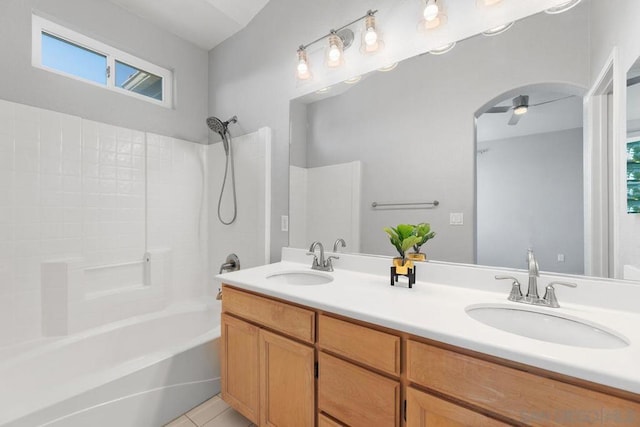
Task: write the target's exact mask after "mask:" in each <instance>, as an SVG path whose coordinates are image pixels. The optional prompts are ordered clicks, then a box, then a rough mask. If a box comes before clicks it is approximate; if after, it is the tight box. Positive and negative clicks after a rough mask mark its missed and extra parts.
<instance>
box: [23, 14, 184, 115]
mask: <svg viewBox="0 0 640 427" xmlns="http://www.w3.org/2000/svg"><path fill="white" fill-rule="evenodd" d="M43 32H44V33H47V34H50V35H52V36H54V37H57V38H60V39H62V40H64V41H66V42H69V43H72V44H74V45H77V46H80V47H83V48H85V49H87V50H89V51H91V52H95V53H97V54H100V55H103V56H105V57H106V58H107V67H109V68H108V69H109V70H110V72H109V73H107V70H105V74H106V77H107V84H106V85H103V84H100V83H97V82H94V81H91V80H87V79H83V78H82V77H78V76H76V75H74V74H69V73H65V72H63V71H60V70H57V69H55V68H51V67H47V66H45V65H43V64H42V33H43ZM31 45H32V46H31V64H32V65H33V66H34V67H36V68H40V69H43V70H47V71H49V72H52V73H55V74H59V75H62V76H65V77H69V78H72V79H75V80H78V81H82V82H84V83H88V84H91V85H94V86H98V87H102V88H105V89H108V90H111V91H114V92H117V93H121V94H124V95H128V96H132V97H134V98H137V99H141V100H144V101H147V102H150V103H152V104H156V105H161V106H163V107H166V108H172V107H173V73H172V72H171V71H170V70H168V69H166V68H162V67H159V66H157V65H154V64H152V63H150V62H147V61H145V60H143V59H140V58H138V57H136V56H133V55H130V54H128V53H126V52H123V51H121V50H119V49H116V48H114V47H112V46H109V45H106V44H104V43H101V42H99V41H97V40H94V39H92V38H90V37H87V36H85V35H83V34H80V33H77V32H75V31H72V30H70V29H68V28H66V27H63V26H62V25H59V24H56V23H55V22H51V21H49V20H47V19H44V18H42V17H41V16H38V15H32V36H31ZM116 61H118V62H123V63H125V64H126V65H130V66H132V67H135V68H137V69H139V70H141V71H145V72H148V73H151V74H155V75H156V76H158V77H160V78H162V100H157V99H154V98H151V97H149V96H146V95H142V94H139V93H136V92H133V91H130V90H126V89H122V88H120V87H118V86H116V83H115V81H116V80H115V77H116Z"/></svg>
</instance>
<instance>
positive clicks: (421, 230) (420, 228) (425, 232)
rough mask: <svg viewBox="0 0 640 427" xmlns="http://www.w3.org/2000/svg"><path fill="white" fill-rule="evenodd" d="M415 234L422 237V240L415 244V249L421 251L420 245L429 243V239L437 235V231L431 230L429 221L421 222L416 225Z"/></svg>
mask: <svg viewBox="0 0 640 427" xmlns="http://www.w3.org/2000/svg"><path fill="white" fill-rule="evenodd" d="M414 234H415V235H416V236H417V237H419V238H420V241H419V242H417V243H415V244H414V245H413V250H414V251H415V252H416V253H418V252H420V246H422V245H424V244H425V243H427V241H429V240H431V239H433V238H434V237H436V233H435V232H433V231H431V225H430V224H429V223H428V222H421V223H420V224H418V225H416V226H415V227H414Z"/></svg>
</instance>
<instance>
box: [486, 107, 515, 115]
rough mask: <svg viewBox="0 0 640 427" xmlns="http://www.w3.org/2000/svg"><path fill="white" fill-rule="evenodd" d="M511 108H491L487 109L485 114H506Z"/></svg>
mask: <svg viewBox="0 0 640 427" xmlns="http://www.w3.org/2000/svg"><path fill="white" fill-rule="evenodd" d="M512 108H513V107H511V106H504V107H493V108H489V109H488V110H487V111H486V112H487V113H506V112H507V111H509V110H511V109H512Z"/></svg>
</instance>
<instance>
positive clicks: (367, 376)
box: [318, 352, 400, 427]
mask: <svg viewBox="0 0 640 427" xmlns="http://www.w3.org/2000/svg"><path fill="white" fill-rule="evenodd" d="M318 364H319V368H318V409H319V410H320V411H323V412H325V413H327V414H329V415H331V416H332V417H334V418H336V419H338V420H340V421H341V422H343V423H345V424H346V425H349V426H351V427H397V426H398V425H399V423H400V415H399V408H400V383H399V382H397V381H393V380H390V379H388V378H385V377H383V376H381V375H378V374H374V373H373V372H370V371H368V370H366V369H363V368H360V367H358V366H355V365H353V364H351V363H349V362H345V361H343V360H341V359H338V358H336V357H333V356H330V355H328V354H324V353H322V352H320V353H319V354H318Z"/></svg>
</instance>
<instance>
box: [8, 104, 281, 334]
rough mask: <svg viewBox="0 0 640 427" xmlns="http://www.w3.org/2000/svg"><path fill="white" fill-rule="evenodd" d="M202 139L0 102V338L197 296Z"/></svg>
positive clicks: (202, 231) (204, 248)
mask: <svg viewBox="0 0 640 427" xmlns="http://www.w3.org/2000/svg"><path fill="white" fill-rule="evenodd" d="M203 126H205V124H204V120H203ZM212 147H215V146H204V145H200V144H195V143H193V142H189V141H183V140H178V139H174V138H169V137H164V136H160V135H154V134H147V133H144V132H140V131H135V130H131V129H125V128H120V127H116V126H111V125H108V124H105V123H99V122H94V121H89V120H85V119H82V118H80V117H75V116H70V115H66V114H61V113H57V112H53V111H49V110H43V109H39V108H34V107H30V106H26V105H22V104H16V103H12V102H7V101H4V100H0V346H4V345H11V344H18V343H21V342H24V341H29V340H32V339H35V338H39V337H40V336H41V335H42V334H43V332H44V333H45V335H46V334H49V335H51V334H53V335H56V334H59V333H65V332H75V331H78V330H82V329H86V328H88V327H92V326H96V325H99V324H102V323H105V322H109V321H114V320H118V319H121V318H124V317H128V316H131V315H135V314H142V313H144V312H147V311H151V310H156V309H159V308H162V307H163V306H164V305H166V304H167V303H168V302H173V301H179V300H185V299H190V298H194V297H199V296H202V295H204V294H205V285H206V283H207V270H208V267H207V260H208V246H209V235H208V230H207V228H208V209H209V201H208V175H207V174H208V169H207V157H208V156H207V154H208V152H209V151H210V150H211V148H212ZM236 161H238V160H237V159H236ZM240 167H241V166H240ZM263 173H264V172H263ZM267 174H268V175H269V173H268V172H267ZM147 251H148V252H150V254H151V262H150V265H151V269H150V271H149V272H148V274H150V276H151V277H149V278H147V279H148V280H149V282H150V283H146V284H145V280H146V279H145V263H144V262H143V257H144V255H145V253H146V252H147ZM61 261H62V262H61ZM43 263H47V264H46V267H45V270H44V272H43V269H42V265H43ZM123 263H124V264H125V265H120V264H123ZM105 266H106V268H103V267H105ZM112 266H113V267H112ZM94 267H98V268H94ZM88 268H89V269H88ZM52 272H55V274H54V273H52ZM216 273H217V270H216ZM41 279H44V280H41ZM64 280H66V282H64ZM145 285H147V286H145ZM148 285H151V286H148ZM41 286H43V287H44V292H41ZM119 287H120V288H125V290H126V292H122V290H121V291H120V292H119V291H118V289H117V288H119ZM98 297H99V298H98ZM43 316H44V317H43ZM43 324H44V325H47V327H46V328H44V330H43V328H42V325H43Z"/></svg>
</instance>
